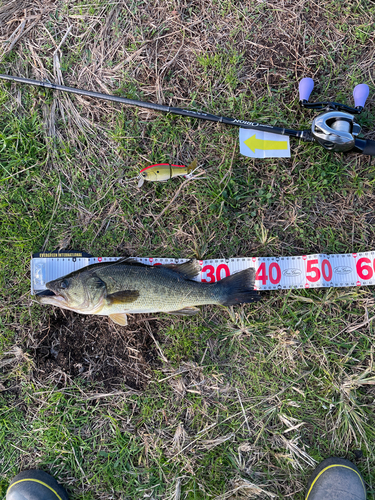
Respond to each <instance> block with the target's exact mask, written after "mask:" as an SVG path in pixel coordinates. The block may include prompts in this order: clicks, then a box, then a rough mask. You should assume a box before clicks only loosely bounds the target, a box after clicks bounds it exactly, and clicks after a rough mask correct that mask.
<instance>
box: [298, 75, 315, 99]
mask: <svg viewBox="0 0 375 500" xmlns="http://www.w3.org/2000/svg"><path fill="white" fill-rule="evenodd" d="M313 88H314V80H313V79H312V78H302V80H301V81H300V82H299V100H300V101H308V100H309V97H310V94H311V92H312V91H313Z"/></svg>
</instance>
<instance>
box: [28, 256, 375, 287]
mask: <svg viewBox="0 0 375 500" xmlns="http://www.w3.org/2000/svg"><path fill="white" fill-rule="evenodd" d="M118 259H119V257H91V256H90V255H88V254H85V253H83V252H55V253H45V254H43V253H39V254H35V255H34V256H33V258H32V260H31V293H32V294H35V293H37V292H40V291H42V290H45V289H46V283H48V282H49V281H52V280H54V279H57V278H61V277H62V276H65V275H66V274H69V273H71V272H73V271H77V270H78V269H82V268H83V267H86V266H89V265H90V264H97V263H100V262H115V261H116V260H118ZM134 260H137V261H138V262H141V263H143V264H147V265H150V266H157V265H162V264H172V263H177V264H179V263H182V262H186V260H187V259H170V258H156V257H155V258H152V257H150V258H148V257H143V258H138V257H135V258H134ZM198 262H199V264H200V266H201V272H200V273H199V274H198V275H197V276H196V277H195V278H194V280H195V281H201V282H202V283H215V282H216V281H219V280H220V279H222V278H224V277H225V276H229V275H231V274H234V273H237V272H238V271H242V270H243V269H247V268H249V267H252V268H254V269H255V271H256V274H255V289H256V290H261V291H262V290H286V289H290V288H320V287H325V288H329V287H345V286H364V285H375V251H374V252H360V253H348V254H332V255H325V254H313V255H300V256H296V257H238V258H233V259H209V260H199V261H198Z"/></svg>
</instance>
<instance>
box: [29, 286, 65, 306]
mask: <svg viewBox="0 0 375 500" xmlns="http://www.w3.org/2000/svg"><path fill="white" fill-rule="evenodd" d="M35 298H36V300H37V301H38V302H40V303H41V304H51V305H53V306H60V307H61V306H62V305H63V304H64V303H65V302H66V299H65V297H63V296H62V295H58V294H57V293H56V292H54V291H53V290H50V289H47V290H43V291H42V292H38V293H37V294H36V295H35Z"/></svg>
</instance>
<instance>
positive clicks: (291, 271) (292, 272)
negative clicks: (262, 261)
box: [283, 267, 302, 278]
mask: <svg viewBox="0 0 375 500" xmlns="http://www.w3.org/2000/svg"><path fill="white" fill-rule="evenodd" d="M301 274H302V271H301V269H297V268H296V267H288V269H284V271H283V275H284V276H285V277H286V278H296V277H297V276H301Z"/></svg>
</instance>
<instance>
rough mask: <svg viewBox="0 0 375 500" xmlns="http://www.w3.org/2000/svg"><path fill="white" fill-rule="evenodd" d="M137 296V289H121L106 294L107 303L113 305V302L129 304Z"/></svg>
mask: <svg viewBox="0 0 375 500" xmlns="http://www.w3.org/2000/svg"><path fill="white" fill-rule="evenodd" d="M138 297H139V292H138V290H121V292H115V293H111V294H109V295H107V304H108V305H109V306H113V305H114V304H130V303H131V302H135V301H136V300H137V299H138Z"/></svg>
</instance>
